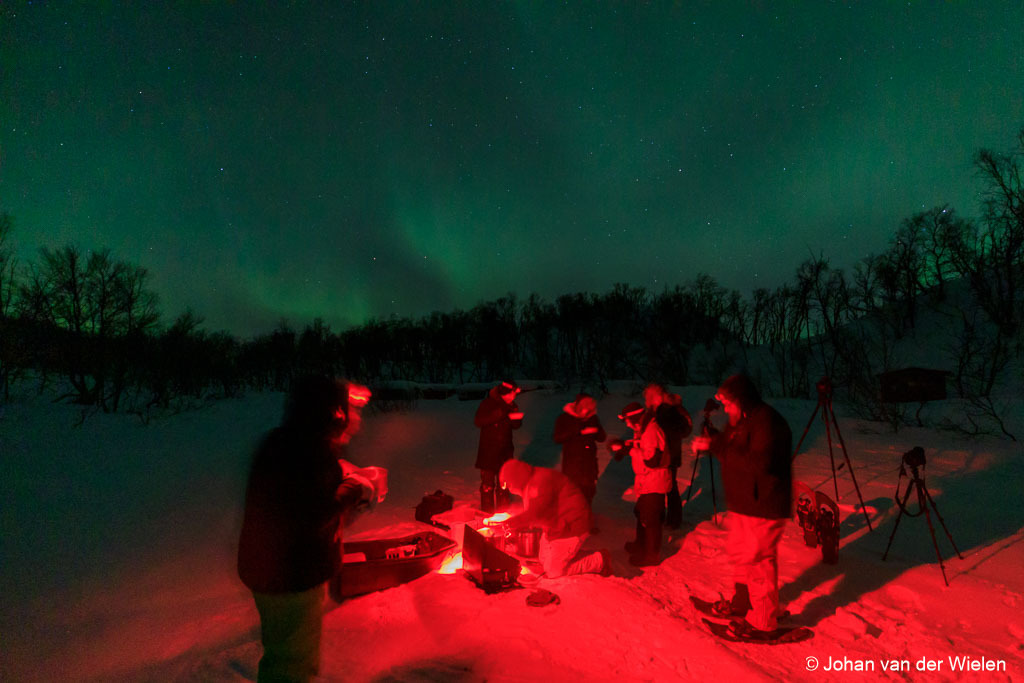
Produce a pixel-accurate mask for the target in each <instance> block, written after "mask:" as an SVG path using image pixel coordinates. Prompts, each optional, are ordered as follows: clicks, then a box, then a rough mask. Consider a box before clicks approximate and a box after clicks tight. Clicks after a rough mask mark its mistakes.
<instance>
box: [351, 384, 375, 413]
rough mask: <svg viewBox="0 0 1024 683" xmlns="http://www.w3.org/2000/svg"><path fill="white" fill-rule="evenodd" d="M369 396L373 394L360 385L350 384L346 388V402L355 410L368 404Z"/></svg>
mask: <svg viewBox="0 0 1024 683" xmlns="http://www.w3.org/2000/svg"><path fill="white" fill-rule="evenodd" d="M371 396H373V392H371V391H370V390H369V389H368V388H366V387H364V386H363V385H361V384H350V385H349V387H348V402H349V403H350V404H351V405H353V406H355V407H357V408H362V407H363V406H365V405H366V404H367V403H369V402H370V397H371Z"/></svg>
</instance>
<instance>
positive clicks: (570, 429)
mask: <svg viewBox="0 0 1024 683" xmlns="http://www.w3.org/2000/svg"><path fill="white" fill-rule="evenodd" d="M607 436H608V435H607V434H605V431H604V427H602V426H601V420H600V419H599V418H598V417H597V401H595V400H594V397H593V396H590V395H589V394H579V395H577V396H576V400H574V401H573V402H572V403H566V404H565V408H563V410H562V414H561V415H559V416H558V419H556V420H555V433H554V440H555V443H558V444H562V473H563V474H565V476H567V477H569V480H570V481H572V483H574V484H576V486H578V487H579V489H580V491H582V492H583V496H584V497H585V498H586V499H587V503H588V504H592V503H593V502H594V494H595V493H596V492H597V444H598V443H601V442H603V441H604V440H605V439H606V438H607Z"/></svg>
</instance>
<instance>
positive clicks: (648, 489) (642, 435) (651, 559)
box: [622, 403, 672, 567]
mask: <svg viewBox="0 0 1024 683" xmlns="http://www.w3.org/2000/svg"><path fill="white" fill-rule="evenodd" d="M622 415H623V419H624V420H625V421H626V425H627V426H629V427H630V428H631V429H632V430H633V433H634V438H633V440H632V448H631V449H630V451H629V457H630V461H631V463H632V465H633V475H634V479H633V492H634V493H635V494H636V496H637V498H636V505H635V506H634V508H633V513H634V514H635V515H636V539H635V540H633V541H630V542H628V543H626V550H627V551H628V552H629V563H630V564H632V565H633V566H634V567H650V566H653V565H656V564H658V563H660V562H661V527H662V523H663V521H664V518H665V496H666V494H667V493H668V492H669V491H670V490H671V489H672V482H671V476H672V475H671V470H670V468H669V455H668V452H667V451H666V450H665V432H664V431H663V430H662V428H661V427H660V426H659V425H658V421H657V420H655V419H654V417H653V414H652V413H651V411H649V410H648V411H644V410H643V408H642V406H640V404H639V403H631V404H630V405H628V406H626V407H625V408H624V409H623V411H622Z"/></svg>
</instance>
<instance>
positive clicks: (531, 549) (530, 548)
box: [513, 529, 541, 557]
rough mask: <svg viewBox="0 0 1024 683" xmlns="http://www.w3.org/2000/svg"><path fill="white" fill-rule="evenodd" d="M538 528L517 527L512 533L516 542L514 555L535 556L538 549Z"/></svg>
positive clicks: (539, 532)
mask: <svg viewBox="0 0 1024 683" xmlns="http://www.w3.org/2000/svg"><path fill="white" fill-rule="evenodd" d="M540 535H541V530H540V529H519V530H518V531H516V532H515V533H513V538H514V539H515V543H516V555H519V556H520V557H537V552H538V551H539V550H540Z"/></svg>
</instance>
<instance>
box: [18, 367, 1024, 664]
mask: <svg viewBox="0 0 1024 683" xmlns="http://www.w3.org/2000/svg"><path fill="white" fill-rule="evenodd" d="M712 392H713V388H712V387H686V388H683V390H682V391H681V393H682V396H683V399H684V405H685V406H686V407H687V409H688V410H690V412H691V414H695V415H697V414H699V410H700V409H701V407H702V406H703V404H704V400H705V399H706V398H707V397H708V396H709V395H710V394H711V393H712ZM569 398H570V397H569V396H567V395H564V394H558V393H554V392H552V391H536V392H531V393H527V394H524V395H523V396H522V401H521V405H522V406H523V408H524V410H525V412H526V419H525V423H524V427H523V428H522V429H521V430H520V431H519V432H517V434H516V440H517V455H518V456H519V457H522V458H523V459H525V460H528V461H530V462H533V463H535V464H543V465H556V463H557V462H558V457H559V451H558V447H557V446H556V445H555V444H554V443H553V442H552V441H551V431H552V428H553V424H554V420H555V418H556V417H557V415H558V413H559V411H560V410H561V409H562V406H563V405H564V403H565V402H567V401H568V400H569ZM632 398H634V397H632V396H625V395H614V394H613V395H610V396H607V397H604V398H603V399H602V400H601V401H600V402H599V415H600V417H601V420H602V422H603V424H604V425H605V427H606V428H607V429H608V431H609V432H610V433H611V434H618V433H623V432H624V431H625V430H624V429H623V428H622V426H621V424H619V423H618V420H617V419H616V417H615V416H616V414H617V412H618V411H619V410H620V409H621V408H622V406H623V405H624V404H625V403H626V402H628V401H629V400H632ZM771 402H772V403H773V404H774V405H775V406H776V407H777V408H779V409H780V410H781V411H782V412H783V414H784V415H785V416H786V417H787V419H788V420H789V422H790V425H791V427H792V429H793V432H794V440H796V439H798V438H799V436H800V434H801V433H802V431H803V429H804V426H805V425H807V424H808V420H809V418H810V417H811V415H812V414H813V413H814V409H815V407H816V404H815V402H813V401H798V400H783V401H771ZM280 404H281V396H280V395H278V394H262V395H251V396H248V397H246V398H244V399H238V400H231V401H223V402H220V403H217V404H215V405H213V406H212V407H211V408H209V409H207V410H203V411H199V412H192V413H185V414H181V415H177V416H174V417H168V418H165V419H160V420H154V421H153V422H152V423H151V424H150V425H148V426H143V425H141V424H140V423H139V421H138V420H137V419H134V418H132V417H130V416H124V415H94V416H92V417H90V418H89V419H88V420H86V421H85V423H84V424H83V425H82V426H81V427H79V428H72V425H73V424H74V423H75V422H76V421H77V418H78V412H77V411H76V410H75V409H74V408H72V407H70V406H66V405H60V404H51V403H49V402H47V401H46V400H44V399H19V400H18V401H15V402H13V403H11V404H9V405H7V406H6V407H5V408H4V411H3V413H0V453H2V462H3V472H2V473H0V474H2V476H0V496H2V501H3V503H2V506H3V507H2V509H3V514H2V521H3V534H2V541H0V543H2V546H0V555H2V557H3V565H2V571H0V580H2V583H0V591H2V595H3V596H4V599H3V601H2V607H0V629H2V634H3V643H4V645H3V648H2V649H3V654H2V663H0V678H2V679H3V680H10V681H55V680H75V681H80V680H118V681H124V680H129V681H177V680H181V681H186V680H189V681H190V680H202V681H242V680H252V679H254V678H255V672H256V664H257V661H258V658H259V655H260V646H259V633H258V617H257V615H256V611H255V608H254V606H253V604H252V602H251V599H250V597H249V595H248V593H247V591H246V590H245V588H244V587H243V586H242V585H241V583H240V582H239V581H238V579H237V577H236V575H235V568H234V553H235V544H236V541H237V533H238V528H239V525H240V521H241V510H242V496H243V493H244V481H245V472H246V465H247V460H248V457H249V454H250V452H251V449H252V447H253V446H254V444H255V443H256V441H257V439H258V438H259V437H260V436H261V434H262V433H263V432H264V431H265V430H266V429H269V428H270V427H272V426H274V425H276V424H277V422H278V419H279V416H280ZM475 409H476V402H475V401H459V400H458V399H457V398H456V397H451V398H449V399H447V400H443V401H440V400H439V401H428V400H420V401H418V402H417V403H416V404H415V405H414V407H413V408H412V409H410V410H409V411H407V412H391V413H385V414H377V415H372V416H370V417H369V418H368V419H367V421H366V424H365V428H364V431H363V433H362V434H361V435H359V436H358V437H357V439H356V441H355V442H354V444H353V445H354V456H355V457H354V459H356V460H357V461H358V462H360V463H361V464H376V465H382V466H385V467H388V468H389V469H390V472H391V476H390V493H389V496H388V499H387V500H386V501H385V502H384V503H383V504H381V506H379V508H378V509H377V511H376V512H375V513H374V514H373V515H371V516H367V517H365V518H363V519H362V520H360V521H359V522H357V524H356V526H354V527H353V528H351V529H350V530H349V534H348V536H347V540H354V539H359V538H368V537H390V536H400V535H403V534H405V533H408V532H410V531H416V530H421V529H426V528H429V527H426V526H424V525H421V524H419V523H418V522H415V521H414V520H413V508H414V506H415V505H416V503H417V502H418V501H419V500H420V498H421V497H422V495H423V494H424V493H426V492H428V491H434V490H436V489H439V488H440V489H443V490H444V491H446V492H448V493H451V494H452V495H454V496H455V498H456V505H457V506H459V505H472V504H473V502H474V501H475V500H476V498H477V482H478V479H477V472H476V470H474V469H473V468H472V462H473V458H474V455H475V449H476V439H477V430H476V429H475V428H474V427H473V424H472V417H473V412H474V411H475ZM1022 413H1024V402H1021V401H1020V400H1019V399H1018V400H1017V402H1016V404H1015V405H1014V406H1013V410H1012V411H1011V414H1012V416H1013V418H1014V420H1015V424H1014V427H1015V428H1016V429H1017V430H1018V432H1024V429H1022V428H1024V424H1022V423H1024V419H1022V417H1021V416H1022ZM839 422H840V425H841V428H842V434H843V437H844V439H845V444H846V446H847V449H848V452H849V454H850V457H851V460H852V463H853V474H855V475H856V480H857V483H858V484H859V486H860V491H861V494H862V495H863V499H864V501H865V503H866V505H867V507H868V510H869V514H870V516H871V519H872V524H873V525H874V526H875V527H876V528H875V530H874V531H871V532H869V531H868V530H867V528H866V525H865V518H864V514H863V513H862V512H861V511H860V510H859V509H858V508H857V506H858V505H859V503H858V500H857V494H856V491H855V489H854V486H853V483H852V479H851V477H850V474H849V472H848V471H847V468H846V467H845V465H844V459H843V455H842V452H841V451H839V450H838V449H837V450H836V451H835V452H834V457H835V460H836V462H835V464H836V465H837V466H840V467H841V469H840V470H839V472H838V474H837V478H836V483H837V484H838V489H839V494H840V504H841V510H842V516H843V524H842V537H841V548H840V560H839V564H838V565H825V564H822V563H821V553H820V550H816V549H811V548H808V547H807V546H805V545H804V543H803V540H802V535H801V533H800V529H799V528H798V527H797V525H795V524H791V525H790V526H789V528H788V529H787V531H786V534H785V537H784V539H783V543H782V547H781V550H780V586H781V591H782V600H783V602H784V603H785V604H786V605H787V606H788V608H789V609H790V611H791V612H792V613H793V615H794V616H793V618H792V621H793V623H798V624H804V625H808V626H811V627H812V628H814V629H815V631H816V636H815V638H814V639H812V640H810V641H807V642H804V643H799V644H794V645H786V646H777V647H767V646H756V645H730V644H728V643H725V642H723V641H720V640H717V639H716V638H714V637H713V636H712V635H710V634H709V633H708V632H707V630H706V629H705V628H704V626H703V625H702V624H701V622H700V619H699V618H698V616H697V615H696V614H695V613H694V611H693V610H692V608H691V607H690V604H689V600H688V596H689V595H690V594H694V595H698V596H703V597H714V596H716V595H717V594H718V592H719V591H724V590H726V585H725V581H724V576H725V572H726V567H727V563H726V558H725V555H724V552H723V547H722V544H723V542H724V534H725V532H724V528H722V527H720V526H718V525H716V524H715V523H714V522H712V520H711V516H712V515H711V512H712V502H711V496H710V493H709V491H708V490H707V488H708V487H707V483H708V480H707V472H706V471H703V469H702V471H700V472H699V473H698V476H697V485H698V492H697V494H696V495H695V496H694V497H693V499H692V500H691V502H690V504H689V505H688V506H687V508H686V509H685V511H684V527H683V529H681V530H680V531H678V532H673V533H672V534H671V535H670V536H669V537H668V539H667V542H666V548H665V551H664V555H665V559H664V561H663V562H662V563H661V565H660V566H657V567H652V568H647V569H644V570H637V569H635V568H632V567H630V566H629V564H628V562H627V561H626V559H627V557H626V553H625V551H624V550H622V544H623V542H625V541H626V540H628V539H629V538H630V537H631V536H630V534H631V533H632V530H633V527H634V518H633V515H632V503H631V502H629V501H627V500H623V493H624V491H625V490H626V489H627V488H628V487H629V485H630V483H631V475H630V472H629V471H628V466H627V464H626V463H614V462H609V458H608V455H607V453H606V452H604V451H602V476H601V480H600V482H599V489H598V494H597V498H596V500H595V509H596V512H597V513H598V526H599V527H600V529H601V531H600V533H599V534H597V535H595V536H593V537H591V538H590V539H589V540H588V546H592V547H595V548H596V547H607V548H609V549H610V550H612V554H613V559H614V568H615V573H614V575H613V576H611V577H608V578H601V577H597V576H583V577H569V578H563V579H557V580H542V582H541V586H540V587H543V588H547V589H548V590H551V591H553V592H554V593H556V594H557V595H558V596H559V597H560V599H561V602H560V604H558V605H549V606H546V607H540V608H538V607H531V606H528V605H527V604H526V601H525V597H526V594H527V593H528V591H525V590H518V591H510V592H505V593H500V594H493V595H488V594H485V593H484V592H483V591H482V590H480V589H479V588H477V587H476V586H475V584H473V583H472V582H470V581H469V580H468V579H466V578H465V577H464V576H462V575H460V574H449V575H443V574H439V573H431V574H428V575H427V576H425V577H423V578H421V579H417V580H416V581H413V582H411V583H408V584H405V585H402V586H399V587H397V588H393V589H390V590H387V591H382V592H378V593H372V594H369V595H365V596H362V597H357V598H354V599H350V600H348V601H346V602H344V603H343V604H341V605H340V606H338V607H336V609H333V610H332V611H331V612H330V613H329V614H328V615H327V616H326V618H325V642H324V645H323V652H324V671H323V674H324V679H325V680H338V681H341V680H345V681H373V680H398V681H426V680H446V681H447V680H461V681H479V680H492V681H494V680H499V681H531V680H588V681H595V680H596V681H601V680H619V681H621V680H627V681H630V680H697V679H706V678H708V677H711V676H714V677H718V678H721V679H722V680H739V679H740V678H741V677H742V679H744V680H807V681H818V680H835V679H837V678H840V677H839V676H836V675H835V673H834V672H833V673H832V674H829V675H826V673H825V672H823V671H822V670H817V671H810V670H809V667H810V666H811V664H810V662H811V658H816V660H817V662H818V663H819V664H818V665H819V666H820V667H830V668H831V664H830V662H831V661H832V660H838V661H839V664H840V666H842V665H844V664H845V665H846V666H848V667H856V666H860V667H868V666H871V667H874V672H873V673H870V674H868V676H869V677H870V678H869V679H870V680H875V679H893V680H907V679H913V680H959V679H960V678H961V677H962V676H963V674H962V673H958V672H956V671H954V670H951V669H953V668H955V666H957V665H959V666H965V665H966V664H965V662H967V661H968V660H965V659H960V660H955V659H953V660H951V659H950V658H955V657H960V658H970V661H971V662H974V663H975V664H976V665H978V666H982V665H983V664H984V662H983V660H988V661H991V662H992V663H993V664H992V665H993V666H996V667H997V668H999V669H1000V670H999V671H997V672H995V673H989V674H984V677H983V678H981V679H980V680H1013V679H1020V678H1021V677H1024V649H1022V645H1021V643H1022V642H1024V618H1022V617H1021V607H1022V606H1024V573H1022V572H1021V571H1020V567H1021V566H1024V543H1021V541H1022V540H1024V507H1022V506H1021V505H1020V504H1019V495H1020V488H1021V483H1022V482H1024V458H1021V451H1020V447H1019V444H1014V443H1013V442H1011V441H1008V440H999V439H995V438H990V437H978V438H974V439H967V438H965V437H958V436H953V435H950V434H949V433H945V432H937V431H932V430H927V429H902V430H901V431H900V432H899V433H898V434H895V435H894V434H892V433H891V432H890V431H889V430H888V428H887V427H886V426H885V425H881V424H877V423H868V422H863V421H859V420H855V419H852V418H850V417H848V416H846V415H843V414H842V413H840V415H839ZM914 446H922V447H923V448H924V449H925V453H926V456H927V466H926V469H925V472H926V484H927V487H928V489H929V491H930V492H931V494H932V495H933V497H934V500H935V502H936V505H937V507H938V510H939V512H940V513H941V515H942V519H943V520H944V521H945V523H946V525H947V526H948V528H949V530H950V532H951V533H952V536H953V539H954V540H955V542H956V545H957V547H958V548H959V549H960V551H961V552H962V553H963V556H964V559H959V558H958V557H957V556H956V553H955V552H954V551H953V549H952V547H951V545H950V542H949V539H948V538H946V537H945V534H944V533H943V532H942V529H941V527H939V526H938V524H937V523H936V533H937V543H938V547H939V550H940V551H941V553H942V557H943V561H944V563H945V568H946V573H947V575H948V576H949V580H950V585H949V587H946V586H945V584H944V582H943V577H942V574H941V572H940V569H939V565H938V563H937V561H936V556H935V548H934V546H933V544H932V540H931V536H930V535H929V532H928V527H927V523H926V521H925V519H924V518H923V517H920V518H908V517H904V518H903V520H902V521H901V523H900V527H899V529H898V532H897V534H896V536H895V537H894V539H893V543H892V549H891V551H890V555H889V559H888V560H887V561H886V562H882V561H881V555H882V552H883V551H884V549H885V547H886V543H887V542H888V540H889V537H890V535H891V534H892V531H893V525H894V522H895V517H896V513H897V508H896V505H895V503H894V501H893V495H894V493H895V486H896V483H897V480H898V473H899V466H900V461H901V456H902V454H903V453H905V452H906V451H908V450H909V449H911V448H912V447H914ZM801 451H802V452H801V454H800V455H799V456H798V457H797V459H796V474H797V479H799V480H802V481H804V482H806V483H807V484H808V485H810V486H811V487H812V488H817V489H820V490H823V491H825V492H826V493H829V494H830V495H832V494H833V479H832V464H831V462H830V458H829V451H828V447H827V443H826V440H825V435H824V433H823V430H822V428H821V423H820V421H819V420H817V419H815V420H814V422H813V423H812V424H811V428H810V433H809V434H808V437H807V439H806V441H805V443H804V446H803V448H802V449H801ZM691 466H692V461H689V460H687V461H685V462H684V463H683V467H682V468H681V470H680V480H681V485H682V486H684V487H685V485H686V483H687V482H688V480H689V476H690V472H691ZM702 467H703V466H702ZM905 482H906V480H904V483H905ZM717 490H718V492H719V496H720V495H721V487H720V485H719V486H718V487H717ZM722 506H723V503H722V501H721V500H719V501H718V507H719V509H721V508H722ZM916 509H917V506H916V503H914V502H912V504H911V510H912V511H916ZM844 658H846V659H845V660H844ZM891 661H895V662H896V663H897V664H900V663H902V662H906V663H907V666H909V672H906V671H905V672H902V673H889V672H886V671H883V670H882V666H883V663H886V664H888V663H890V662H891ZM929 661H930V662H932V666H933V667H938V666H939V665H941V669H939V670H938V671H932V672H926V673H920V672H918V671H916V670H915V668H916V666H917V665H918V664H919V663H921V664H922V665H924V664H927V662H929ZM869 670H870V669H869ZM852 675H854V676H859V675H861V674H852Z"/></svg>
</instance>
